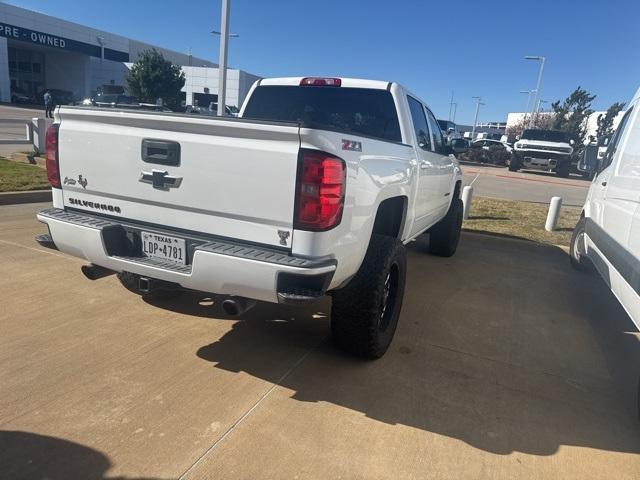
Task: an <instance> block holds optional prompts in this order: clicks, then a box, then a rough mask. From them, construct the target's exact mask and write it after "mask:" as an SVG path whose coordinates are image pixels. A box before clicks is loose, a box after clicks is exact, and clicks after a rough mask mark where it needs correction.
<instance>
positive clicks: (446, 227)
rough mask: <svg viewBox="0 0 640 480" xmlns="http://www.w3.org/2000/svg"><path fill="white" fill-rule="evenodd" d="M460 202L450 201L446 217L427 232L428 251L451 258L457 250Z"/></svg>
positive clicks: (460, 220) (460, 218)
mask: <svg viewBox="0 0 640 480" xmlns="http://www.w3.org/2000/svg"><path fill="white" fill-rule="evenodd" d="M463 209H464V206H463V204H462V200H460V199H459V198H454V199H453V200H451V205H450V206H449V211H448V212H447V215H446V216H445V217H444V218H443V219H442V220H440V221H439V222H438V223H436V224H435V225H434V226H433V227H432V228H431V231H430V232H429V251H430V252H431V253H432V254H434V255H438V256H440V257H451V256H452V255H453V254H454V253H456V250H457V249H458V243H459V242H460V231H461V230H462V211H463Z"/></svg>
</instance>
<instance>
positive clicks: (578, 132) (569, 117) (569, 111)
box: [551, 87, 596, 145]
mask: <svg viewBox="0 0 640 480" xmlns="http://www.w3.org/2000/svg"><path fill="white" fill-rule="evenodd" d="M595 98H596V96H595V95H591V94H590V93H589V92H587V91H586V90H584V89H583V88H582V87H578V88H576V89H575V90H574V91H573V92H572V93H571V95H569V96H568V97H567V98H566V99H565V100H564V101H563V102H560V100H558V101H557V102H553V103H552V104H551V108H552V109H553V113H554V114H553V119H552V121H551V128H552V129H553V130H561V131H563V132H565V133H566V134H567V136H568V137H569V139H570V140H573V141H575V142H576V145H583V144H584V141H585V137H586V134H587V119H588V118H589V115H591V114H592V113H593V110H592V109H591V102H593V100H594V99H595Z"/></svg>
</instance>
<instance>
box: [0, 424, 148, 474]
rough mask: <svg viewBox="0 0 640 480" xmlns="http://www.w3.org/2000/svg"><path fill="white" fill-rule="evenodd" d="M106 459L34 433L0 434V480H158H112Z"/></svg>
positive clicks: (109, 462)
mask: <svg viewBox="0 0 640 480" xmlns="http://www.w3.org/2000/svg"><path fill="white" fill-rule="evenodd" d="M112 466H113V465H112V464H111V461H110V460H109V458H108V457H107V456H106V455H105V454H103V453H101V452H99V451H97V450H94V449H93V448H89V447H86V446H84V445H80V444H78V443H75V442H71V441H69V440H63V439H61V438H55V437H49V436H47V435H38V434H36V433H29V432H20V431H5V430H0V478H6V479H24V480H32V479H33V480H35V479H51V480H57V479H83V480H99V479H104V480H160V479H157V478H155V477H154V478H151V477H120V476H118V477H112V476H107V475H106V473H107V471H108V470H109V469H110V468H111V467H112Z"/></svg>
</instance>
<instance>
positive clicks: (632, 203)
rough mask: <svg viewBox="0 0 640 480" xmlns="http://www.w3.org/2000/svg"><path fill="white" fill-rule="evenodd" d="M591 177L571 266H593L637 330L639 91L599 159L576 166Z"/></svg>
mask: <svg viewBox="0 0 640 480" xmlns="http://www.w3.org/2000/svg"><path fill="white" fill-rule="evenodd" d="M578 170H580V171H582V172H595V177H594V179H593V183H592V184H591V188H590V189H589V194H588V196H587V200H586V202H585V204H584V208H583V211H582V217H581V218H580V221H579V222H578V225H576V228H575V230H574V232H573V238H572V240H571V252H570V253H571V263H572V264H573V265H574V266H575V267H576V268H579V269H583V270H584V269H588V268H591V266H594V267H595V268H596V270H597V271H598V272H599V273H600V275H602V278H603V279H604V280H605V282H606V283H607V285H609V288H611V291H612V292H613V293H614V294H615V296H616V297H617V298H618V300H619V301H620V303H621V304H622V306H623V307H624V308H625V310H626V311H627V313H628V314H629V316H630V317H631V319H632V320H633V322H634V323H635V324H636V326H637V327H638V328H640V89H639V90H638V92H637V93H636V95H635V96H634V97H633V100H632V101H631V103H629V105H628V106H627V111H626V113H625V114H624V117H623V118H622V121H621V122H620V124H619V125H618V129H617V130H616V132H615V133H614V135H613V137H612V138H611V141H610V142H609V145H608V147H607V151H606V153H605V154H604V155H603V156H602V158H596V156H595V155H594V156H592V157H591V160H588V159H586V157H585V159H583V160H581V161H580V163H579V164H578Z"/></svg>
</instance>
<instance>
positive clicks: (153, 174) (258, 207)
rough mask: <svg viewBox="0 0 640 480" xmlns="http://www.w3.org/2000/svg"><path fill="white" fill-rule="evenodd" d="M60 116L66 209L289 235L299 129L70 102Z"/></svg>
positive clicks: (233, 233)
mask: <svg viewBox="0 0 640 480" xmlns="http://www.w3.org/2000/svg"><path fill="white" fill-rule="evenodd" d="M59 114H60V134H59V135H60V136H59V158H60V176H61V178H62V183H63V185H62V191H63V198H64V205H65V207H70V208H74V209H78V210H83V211H89V212H94V213H101V214H106V215H111V216H116V217H122V218H125V219H128V220H133V221H138V222H145V223H149V224H152V225H156V226H166V227H170V228H173V229H183V230H188V231H192V232H200V233H206V234H212V235H218V236H222V237H227V238H232V239H240V240H248V241H251V242H257V243H262V244H267V245H277V246H282V245H283V244H282V240H281V238H287V237H290V235H291V234H292V233H293V228H292V224H293V215H294V201H295V179H296V170H297V162H298V151H299V148H300V138H299V128H298V126H297V125H295V124H272V123H265V122H262V123H260V122H254V121H245V120H241V119H227V118H225V119H219V118H215V117H195V116H182V115H175V114H161V113H151V112H135V111H119V110H108V109H105V110H98V109H84V108H73V107H70V108H69V107H68V108H62V109H61V110H60V112H59ZM143 141H144V143H145V145H146V146H147V147H149V148H148V149H147V150H146V151H144V150H143ZM167 145H174V146H173V147H171V146H169V147H167ZM176 145H178V146H177V147H176ZM167 148H169V150H171V149H174V153H173V154H168V155H167V152H168V151H169V150H167ZM176 155H177V157H178V158H177V159H176ZM167 156H168V157H169V158H165V157H167ZM143 157H145V158H146V160H145V159H143ZM165 172H166V173H165ZM282 231H284V232H289V235H287V234H286V233H285V234H283V232H282ZM290 241H291V239H290V238H289V241H288V242H287V243H288V245H290Z"/></svg>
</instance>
